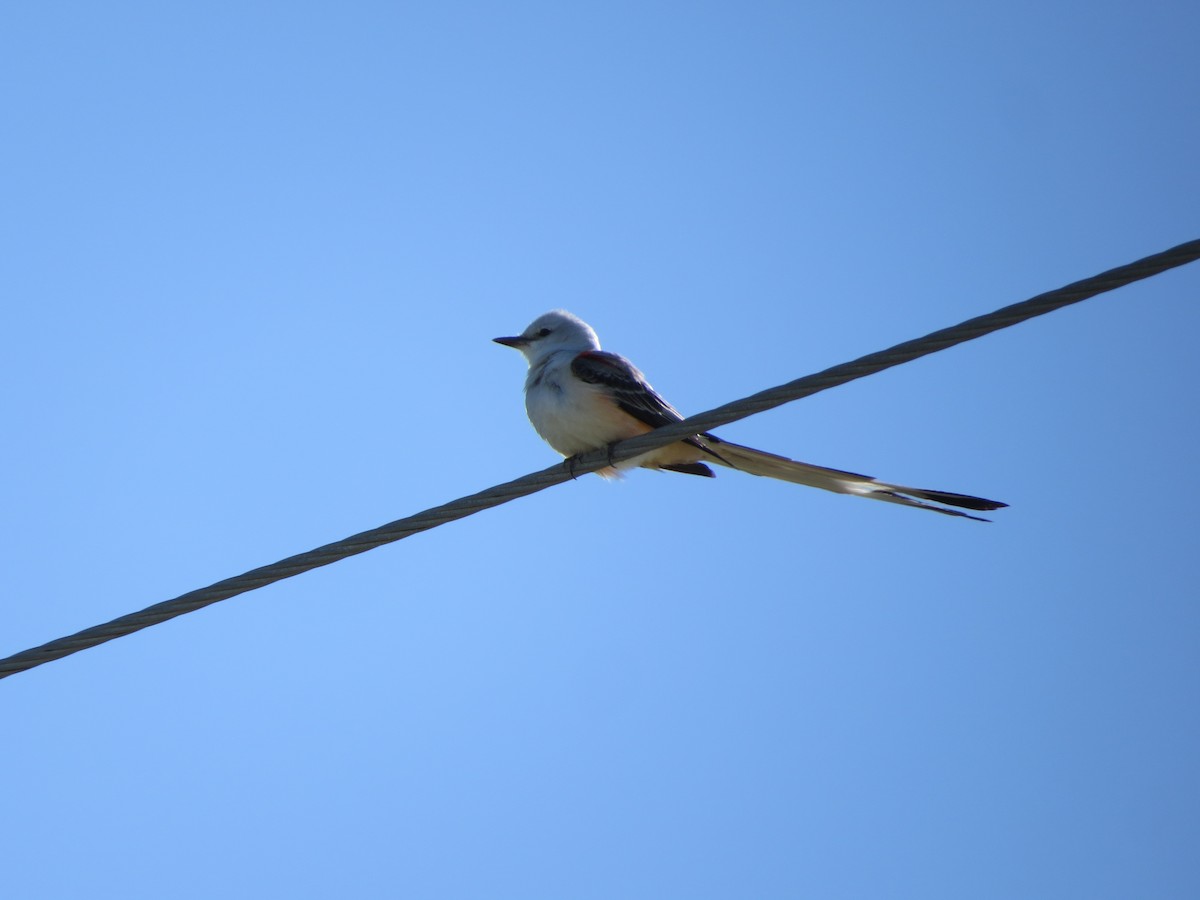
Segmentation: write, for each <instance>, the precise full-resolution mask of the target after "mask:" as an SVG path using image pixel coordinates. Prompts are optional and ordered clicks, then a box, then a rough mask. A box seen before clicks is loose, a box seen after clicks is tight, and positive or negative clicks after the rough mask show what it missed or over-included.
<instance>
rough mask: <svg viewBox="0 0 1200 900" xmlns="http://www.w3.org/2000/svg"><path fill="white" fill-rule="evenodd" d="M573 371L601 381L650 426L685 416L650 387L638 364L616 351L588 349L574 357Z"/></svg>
mask: <svg viewBox="0 0 1200 900" xmlns="http://www.w3.org/2000/svg"><path fill="white" fill-rule="evenodd" d="M571 372H572V374H574V375H575V377H576V378H578V379H579V380H580V381H586V382H587V383H588V384H599V385H602V386H603V387H604V388H606V389H607V390H608V391H609V392H610V393H611V394H612V397H613V399H614V400H615V401H616V403H617V405H618V406H619V407H620V408H621V409H622V410H624V411H625V412H627V413H628V414H629V415H631V416H633V417H634V418H635V419H637V420H638V421H640V422H645V423H646V424H647V425H649V426H650V427H651V428H661V427H662V426H663V425H670V424H672V423H673V422H678V421H680V420H681V419H683V416H681V415H680V414H679V411H678V410H677V409H675V407H673V406H672V405H671V404H670V403H668V402H667V401H666V400H664V399H663V398H662V396H661V395H660V394H659V393H658V391H656V390H654V388H652V387H650V382H648V381H647V380H646V376H645V375H643V374H642V373H641V372H639V371H638V369H637V366H635V365H634V364H633V363H631V362H630V361H629V360H627V359H626V358H625V357H623V356H618V355H617V354H616V353H608V352H606V351H604V350H585V351H584V352H583V353H580V354H579V355H578V356H576V357H575V359H573V360H572V361H571Z"/></svg>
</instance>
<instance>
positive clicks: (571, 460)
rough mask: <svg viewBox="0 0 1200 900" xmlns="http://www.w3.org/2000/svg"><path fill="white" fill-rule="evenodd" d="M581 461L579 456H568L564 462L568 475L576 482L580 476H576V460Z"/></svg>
mask: <svg viewBox="0 0 1200 900" xmlns="http://www.w3.org/2000/svg"><path fill="white" fill-rule="evenodd" d="M577 459H579V454H578V453H576V454H575V455H574V456H568V457H567V458H566V459H564V460H563V465H564V466H566V467H567V474H568V475H570V476H571V480H572V481H575V480H576V479H577V478H578V477H579V476H578V475H576V474H575V460H577Z"/></svg>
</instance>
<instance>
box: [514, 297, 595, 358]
mask: <svg viewBox="0 0 1200 900" xmlns="http://www.w3.org/2000/svg"><path fill="white" fill-rule="evenodd" d="M493 340H495V342H496V343H497V344H503V345H504V346H505V347H513V348H515V349H517V350H520V351H521V352H522V353H524V354H525V358H526V359H527V360H529V362H530V363H533V362H534V361H536V360H538V359H541V358H543V357H545V356H547V355H548V354H551V353H557V352H558V351H559V350H570V351H573V352H575V353H582V352H583V351H585V350H599V349H600V339H599V338H597V337H596V332H594V331H592V327H591V326H590V325H588V323H587V322H585V321H583V319H581V318H579V317H578V316H574V315H571V313H569V312H567V311H566V310H565V309H556V310H553V311H552V312H548V313H544V314H543V315H540V316H538V317H537V318H536V319H534V320H533V322H532V323H531V324H530V326H529V327H528V328H526V329H525V330H524V331H522V332H521V333H520V334H519V335H517V336H516V337H498V338H493Z"/></svg>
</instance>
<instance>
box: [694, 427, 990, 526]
mask: <svg viewBox="0 0 1200 900" xmlns="http://www.w3.org/2000/svg"><path fill="white" fill-rule="evenodd" d="M703 442H704V445H705V449H706V450H708V451H709V453H711V454H712V455H711V456H710V458H709V459H708V461H709V462H715V463H719V464H721V465H724V466H728V467H729V468H731V469H738V470H740V471H742V472H749V473H750V474H751V475H764V476H766V477H767V478H778V479H780V480H781V481H790V482H792V483H793V484H803V485H807V486H808V487H815V488H822V489H823V490H826V491H834V492H835V493H838V494H854V495H855V496H858V497H866V498H868V499H870V500H883V501H884V502H886V503H899V504H901V505H903V506H913V507H916V508H917V509H928V510H931V511H932V512H939V513H942V514H943V515H947V516H962V517H963V518H966V519H974V520H976V521H977V522H988V521H990V520H989V519H984V518H982V517H981V516H972V515H970V514H968V513H965V512H960V511H959V510H958V509H946V508H945V506H957V507H961V508H963V509H972V510H981V511H983V510H989V509H1000V508H1001V507H1004V506H1008V504H1007V503H1000V502H999V501H997V500H985V499H984V498H983V497H972V496H971V495H970V494H952V493H950V492H949V491H931V490H926V489H925V488H912V487H904V486H902V485H899V484H888V483H887V482H885V481H876V480H875V479H874V478H871V477H870V476H868V475H857V474H855V473H854V472H843V471H841V470H840V469H827V468H825V467H824V466H812V465H809V464H808V463H802V462H797V461H796V460H794V459H788V458H787V457H786V456H776V455H775V454H774V453H764V452H763V451H762V450H754V449H752V448H750V447H743V446H741V445H740V444H731V443H729V442H728V441H723V440H721V439H720V438H718V437H713V436H712V435H709V434H706V435H704V436H703ZM925 501H932V502H925ZM937 504H945V506H939V505H937Z"/></svg>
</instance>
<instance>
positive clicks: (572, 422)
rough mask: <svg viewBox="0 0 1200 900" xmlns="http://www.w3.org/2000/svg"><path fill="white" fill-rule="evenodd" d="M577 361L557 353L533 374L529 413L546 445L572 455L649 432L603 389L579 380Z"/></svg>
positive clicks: (527, 400)
mask: <svg viewBox="0 0 1200 900" xmlns="http://www.w3.org/2000/svg"><path fill="white" fill-rule="evenodd" d="M574 356H575V354H574V353H556V354H554V355H553V356H551V357H550V358H548V359H547V360H545V362H543V363H542V364H541V365H536V366H534V367H532V368H531V369H530V370H529V378H528V380H527V381H526V384H525V410H526V412H528V414H529V421H530V422H531V423H532V424H533V427H534V428H535V429H536V430H537V433H538V434H540V435H541V436H542V438H543V440H545V441H546V443H547V444H549V445H550V446H551V447H553V448H554V449H555V450H557V451H558V452H559V453H561V454H562V455H563V456H574V455H575V454H576V453H583V452H585V451H588V450H595V449H596V448H598V447H604V446H607V445H608V444H611V443H612V442H613V441H619V440H621V439H623V438H628V437H633V436H634V435H636V434H643V433H644V432H646V431H649V430H650V428H649V426H647V425H645V424H643V423H641V422H639V421H638V420H637V419H634V418H633V417H632V416H630V415H628V414H627V413H625V412H623V411H622V410H621V408H620V407H618V406H617V405H616V403H615V402H614V401H613V399H612V398H611V396H610V395H609V394H608V393H607V391H606V390H605V389H604V388H603V387H602V386H600V385H595V384H589V383H587V382H584V381H580V380H579V379H578V378H576V377H575V374H574V373H573V372H572V371H571V360H572V359H573V358H574Z"/></svg>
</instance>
